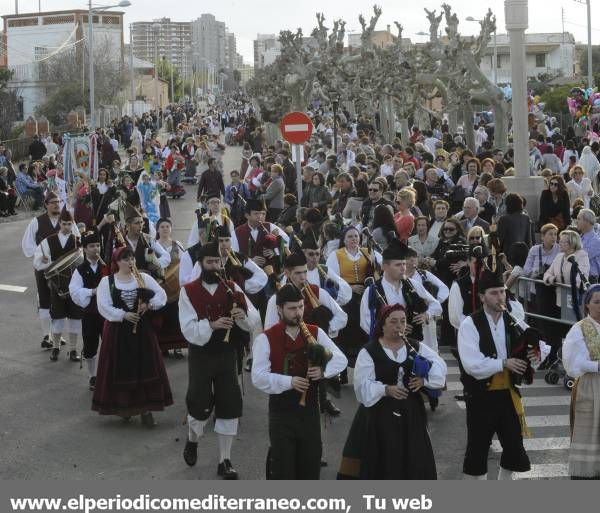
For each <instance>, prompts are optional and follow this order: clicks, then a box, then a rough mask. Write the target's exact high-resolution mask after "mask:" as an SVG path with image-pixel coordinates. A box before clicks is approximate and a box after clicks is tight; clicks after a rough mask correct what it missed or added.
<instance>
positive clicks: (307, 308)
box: [302, 283, 319, 322]
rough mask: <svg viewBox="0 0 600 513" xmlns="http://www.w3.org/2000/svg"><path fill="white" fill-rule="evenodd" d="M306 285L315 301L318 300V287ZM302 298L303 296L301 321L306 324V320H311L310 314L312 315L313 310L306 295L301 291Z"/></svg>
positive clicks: (310, 284)
mask: <svg viewBox="0 0 600 513" xmlns="http://www.w3.org/2000/svg"><path fill="white" fill-rule="evenodd" d="M308 285H309V287H310V290H312V291H313V295H314V296H315V297H316V298H317V299H319V287H318V286H317V285H313V284H312V283H309V284H308ZM302 296H304V315H303V316H302V319H303V320H304V322H307V320H310V319H312V313H313V310H314V308H313V306H312V303H311V302H310V300H309V299H308V297H307V296H306V293H305V292H304V290H302Z"/></svg>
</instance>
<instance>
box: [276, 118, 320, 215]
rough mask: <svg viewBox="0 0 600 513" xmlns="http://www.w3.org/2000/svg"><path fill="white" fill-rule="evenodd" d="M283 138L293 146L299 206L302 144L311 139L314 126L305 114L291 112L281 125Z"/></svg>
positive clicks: (300, 198) (300, 197)
mask: <svg viewBox="0 0 600 513" xmlns="http://www.w3.org/2000/svg"><path fill="white" fill-rule="evenodd" d="M279 129H280V130H281V135H283V138H284V139H285V140H286V141H287V142H289V143H291V144H292V145H293V152H294V161H295V162H296V187H297V191H298V192H297V195H298V205H300V201H301V200H302V146H301V145H302V144H304V143H305V142H306V141H308V140H309V139H310V136H311V135H312V133H313V130H314V126H313V123H312V121H311V119H310V118H309V117H308V116H307V115H306V114H305V113H304V112H289V113H288V114H286V115H285V116H283V118H282V120H281V123H280V125H279Z"/></svg>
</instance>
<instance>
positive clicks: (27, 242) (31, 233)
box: [21, 214, 80, 258]
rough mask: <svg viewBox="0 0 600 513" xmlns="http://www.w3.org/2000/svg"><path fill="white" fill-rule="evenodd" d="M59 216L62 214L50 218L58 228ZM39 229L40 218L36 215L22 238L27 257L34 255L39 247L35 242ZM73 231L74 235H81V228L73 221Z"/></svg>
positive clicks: (24, 252)
mask: <svg viewBox="0 0 600 513" xmlns="http://www.w3.org/2000/svg"><path fill="white" fill-rule="evenodd" d="M59 217H60V214H59V215H58V216H56V217H54V218H53V217H51V218H50V223H52V226H54V227H55V228H56V226H57V225H58V223H59ZM37 231H38V220H37V217H34V218H33V219H32V220H31V221H30V222H29V224H28V225H27V228H26V229H25V233H24V234H23V239H22V240H21V249H22V250H23V254H24V255H25V256H26V257H27V258H31V257H32V256H33V254H34V253H35V249H36V248H37V246H38V245H37V244H36V242H35V234H36V233H37ZM71 233H72V234H73V235H75V237H79V236H80V234H79V229H78V228H77V225H76V224H75V223H73V226H72V228H71Z"/></svg>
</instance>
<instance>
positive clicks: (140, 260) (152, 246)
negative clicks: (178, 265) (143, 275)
mask: <svg viewBox="0 0 600 513" xmlns="http://www.w3.org/2000/svg"><path fill="white" fill-rule="evenodd" d="M125 221H126V225H125V230H126V234H125V243H126V244H127V246H128V247H129V248H131V250H132V251H133V254H134V255H135V265H136V267H137V268H138V270H140V271H141V270H144V271H147V272H148V273H149V274H152V276H153V277H157V276H161V275H162V274H164V269H166V268H167V266H168V265H169V264H170V263H171V256H170V255H169V253H168V252H167V251H165V250H164V249H162V248H161V246H160V245H159V244H158V242H157V241H156V240H154V239H152V238H151V237H150V236H148V235H147V234H145V233H143V231H142V230H143V227H144V218H143V217H142V214H141V213H140V212H139V211H138V210H137V209H136V208H135V207H133V206H132V205H130V204H129V203H128V204H127V205H126V206H125Z"/></svg>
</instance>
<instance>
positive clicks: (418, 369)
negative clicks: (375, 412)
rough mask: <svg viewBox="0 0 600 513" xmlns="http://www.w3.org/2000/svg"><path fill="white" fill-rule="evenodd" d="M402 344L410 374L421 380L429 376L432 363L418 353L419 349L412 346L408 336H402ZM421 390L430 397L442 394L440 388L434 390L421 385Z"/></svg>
mask: <svg viewBox="0 0 600 513" xmlns="http://www.w3.org/2000/svg"><path fill="white" fill-rule="evenodd" d="M404 345H405V346H406V359H407V360H408V364H409V366H410V368H411V371H410V376H409V377H415V378H421V379H423V380H425V379H428V378H429V371H430V370H431V367H432V366H433V363H432V362H431V361H430V360H428V359H427V358H425V357H424V356H422V355H420V354H419V351H417V349H416V348H415V346H413V345H412V344H411V343H410V342H409V340H408V338H406V337H404ZM422 390H423V391H424V392H425V394H427V395H428V396H429V397H431V398H437V397H440V396H441V395H442V392H441V390H434V389H432V388H427V387H423V388H422Z"/></svg>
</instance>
